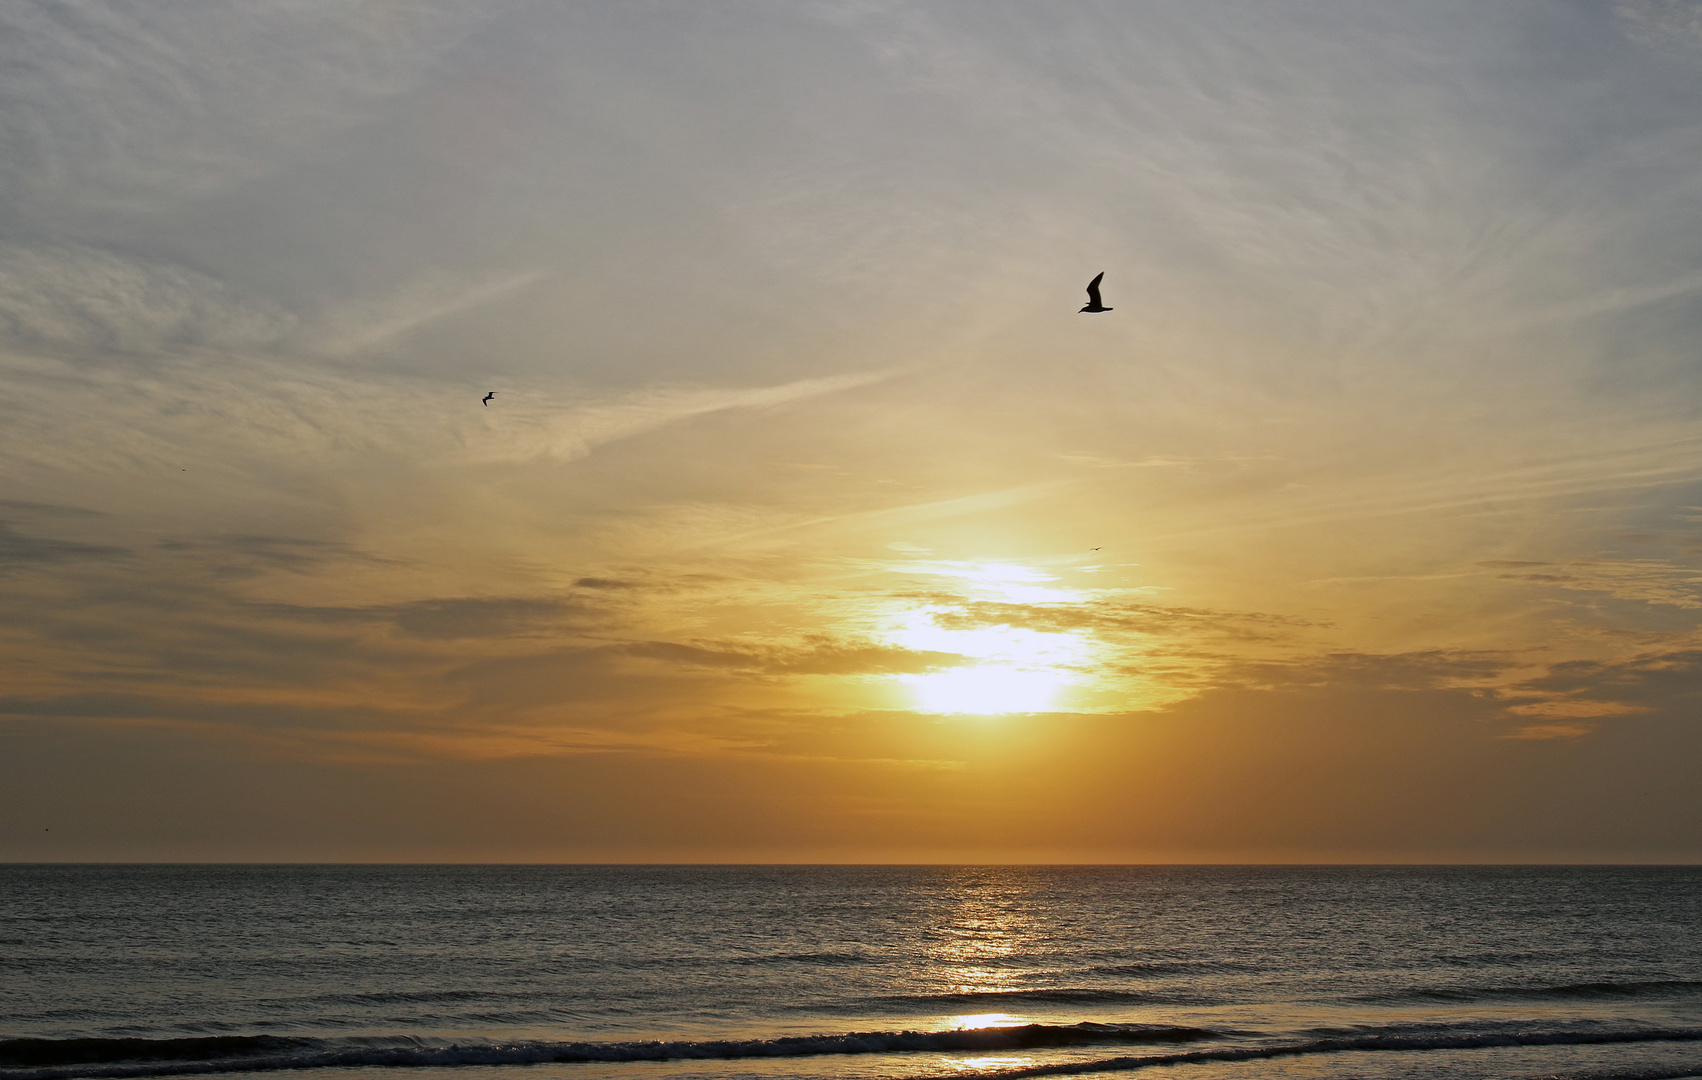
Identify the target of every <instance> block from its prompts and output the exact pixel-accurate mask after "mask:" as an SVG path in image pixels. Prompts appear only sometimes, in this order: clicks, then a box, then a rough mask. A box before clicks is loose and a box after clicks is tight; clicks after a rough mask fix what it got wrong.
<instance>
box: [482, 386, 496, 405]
mask: <svg viewBox="0 0 1702 1080" xmlns="http://www.w3.org/2000/svg"><path fill="white" fill-rule="evenodd" d="M493 397H496V391H495V390H492V391H491V392H490V393H488V394H486V395H485V396H484V397H482V398H480V399H479V404H480V405H489V404H490V403H491V398H493Z"/></svg>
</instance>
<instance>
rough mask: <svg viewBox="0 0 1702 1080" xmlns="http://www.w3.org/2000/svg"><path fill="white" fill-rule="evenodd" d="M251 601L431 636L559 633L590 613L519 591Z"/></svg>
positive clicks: (268, 609) (292, 613) (298, 615)
mask: <svg viewBox="0 0 1702 1080" xmlns="http://www.w3.org/2000/svg"><path fill="white" fill-rule="evenodd" d="M254 606H255V608H256V610H260V611H264V612H265V613H267V614H272V615H277V616H279V617H281V618H287V619H301V620H305V621H309V622H321V623H329V624H338V623H385V624H388V625H390V626H392V627H393V628H394V629H395V630H396V632H397V633H399V634H401V635H403V636H405V637H412V638H420V639H423V640H433V641H452V640H463V639H467V638H480V639H491V638H514V637H531V636H538V635H544V634H560V633H561V632H562V630H563V628H564V626H565V625H566V624H569V623H571V622H574V621H582V620H584V619H585V618H586V617H587V616H589V615H591V614H592V613H593V612H594V609H593V608H592V607H590V606H589V605H587V604H585V603H583V602H579V601H575V600H559V599H553V598H547V597H524V596H504V597H467V596H460V597H446V598H442V599H429V600H410V601H406V602H403V603H397V604H375V605H370V606H366V607H311V606H304V605H295V604H260V605H254Z"/></svg>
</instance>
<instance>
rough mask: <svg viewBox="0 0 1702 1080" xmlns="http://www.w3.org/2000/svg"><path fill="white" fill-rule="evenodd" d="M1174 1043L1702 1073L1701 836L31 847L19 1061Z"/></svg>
mask: <svg viewBox="0 0 1702 1080" xmlns="http://www.w3.org/2000/svg"><path fill="white" fill-rule="evenodd" d="M1159 1066H1165V1068H1163V1069H1162V1070H1161V1071H1162V1074H1163V1075H1165V1076H1167V1077H1173V1078H1177V1080H1181V1078H1189V1080H1206V1078H1213V1080H1215V1078H1217V1077H1220V1076H1222V1077H1248V1078H1251V1077H1254V1076H1258V1077H1267V1076H1293V1077H1301V1076H1305V1077H1315V1078H1335V1077H1343V1078H1345V1077H1373V1078H1375V1077H1433V1076H1434V1077H1442V1076H1448V1077H1452V1078H1461V1077H1465V1078H1471V1077H1486V1078H1487V1077H1539V1076H1543V1077H1550V1076H1553V1077H1579V1078H1583V1077H1615V1078H1623V1080H1634V1078H1650V1080H1652V1078H1655V1077H1685V1076H1702V868H1688V867H1681V868H1618V867H1613V868H1608V867H1590V868H1543V867H1535V868H1533V867H1519V868H1486V867H1469V868H1468V867H1458V868H1430V867H1426V868H1362V867H1356V868H1291V867H1256V868H1227V867H1208V868H1193V867H1190V868H1148V867H1140V868H1051V867H1048V868H1003V867H964V868H950V867H948V868H918V867H572V866H569V867H465V866H457V867H345V866H339V867H292V866H255V867H209V866H201V867H168V866H142V867H114V866H83V867H78V866H9V867H0V1080H26V1078H28V1080H58V1078H72V1077H97V1076H98V1077H130V1076H153V1075H179V1074H195V1073H216V1074H220V1075H226V1076H239V1075H242V1074H244V1073H260V1072H267V1073H272V1074H275V1073H276V1071H277V1070H281V1069H288V1070H303V1071H306V1070H311V1071H312V1072H313V1075H314V1077H315V1080H334V1078H335V1080H353V1076H352V1073H353V1071H354V1070H359V1071H360V1073H361V1075H362V1076H363V1077H365V1078H367V1080H374V1078H375V1075H376V1072H377V1071H379V1070H384V1071H394V1070H397V1069H404V1068H405V1069H407V1070H408V1072H407V1073H406V1074H405V1075H406V1076H407V1077H408V1080H448V1078H449V1077H450V1076H453V1077H455V1078H456V1080H495V1074H501V1075H502V1077H504V1078H506V1080H520V1078H521V1077H524V1078H525V1080H571V1078H575V1077H577V1078H583V1080H593V1078H595V1080H605V1078H614V1077H625V1078H631V1080H638V1078H641V1077H642V1078H646V1080H650V1078H661V1077H664V1076H665V1077H668V1078H670V1080H672V1078H683V1077H746V1076H750V1077H755V1076H761V1077H773V1078H776V1080H779V1078H785V1077H829V1076H845V1075H856V1076H866V1077H894V1078H910V1077H941V1076H950V1077H959V1076H982V1075H985V1076H995V1075H1000V1076H1006V1077H1015V1076H1038V1075H1077V1074H1087V1073H1091V1072H1117V1073H1128V1074H1137V1073H1142V1072H1145V1073H1148V1074H1149V1075H1150V1073H1151V1071H1152V1070H1153V1069H1154V1068H1158V1067H1159ZM346 1073H347V1074H351V1075H350V1076H347V1077H345V1076H344V1075H343V1074H346ZM438 1073H441V1074H443V1075H442V1076H441V1077H439V1076H437V1075H436V1074H438Z"/></svg>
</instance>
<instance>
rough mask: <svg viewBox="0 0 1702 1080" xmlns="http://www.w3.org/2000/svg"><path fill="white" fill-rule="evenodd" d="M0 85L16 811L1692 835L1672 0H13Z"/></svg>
mask: <svg viewBox="0 0 1702 1080" xmlns="http://www.w3.org/2000/svg"><path fill="white" fill-rule="evenodd" d="M0 102H4V107H3V108H0V148H3V151H0V466H3V467H0V859H10V860H54V859H121V860H155V859H166V860H199V859H215V860H256V861H259V860H302V861H308V860H372V861H386V860H400V861H432V860H456V861H509V860H526V861H557V860H567V861H574V860H588V861H641V862H649V861H657V862H661V861H794V862H796V861H804V862H808V861H882V862H887V861H893V862H898V861H1043V862H1083V861H1086V862H1125V861H1163V862H1188V861H1236V862H1245V861H1255V862H1256V861H1337V860H1345V861H1411V860H1418V861H1572V860H1586V861H1604V860H1605V861H1695V860H1697V859H1698V858H1702V830H1699V827H1702V783H1698V782H1697V781H1698V766H1697V761H1698V755H1699V753H1702V625H1699V620H1698V612H1699V611H1702V414H1699V406H1702V366H1699V362H1698V348H1699V345H1698V343H1699V342H1702V333H1699V332H1698V331H1702V309H1699V308H1698V297H1699V296H1702V4H1698V3H1695V2H1693V0H1612V2H1609V0H1604V2H1602V3H1588V4H1586V3H1556V2H1553V0H1507V2H1505V3H1498V4H1495V5H1481V4H1475V3H1457V2H1452V0H1415V2H1413V3H1403V4H1399V5H1388V4H1381V5H1365V4H1350V3H1341V2H1334V0H1224V2H1221V3H1211V4H1201V3H1198V2H1196V0H1134V2H1119V3H1092V2H1063V3H1050V4H1044V5H1038V4H1031V3H1020V2H1009V3H1007V2H1003V0H973V2H970V0H964V2H954V0H947V2H930V3H926V4H908V3H897V2H891V3H889V2H857V0H842V2H830V0H823V2H810V3H766V2H744V0H728V2H725V3H714V4H704V3H697V2H684V0H680V2H673V3H651V2H638V0H634V2H631V3H622V4H600V3H577V4H561V3H553V2H552V3H542V2H539V3H529V2H518V0H513V2H510V0H494V2H492V0H479V2H471V0H469V2H452V0H442V2H436V0H420V2H413V0H410V2H407V3H402V2H387V0H368V2H365V3H359V4H354V3H349V2H346V0H337V2H330V0H325V2H318V0H290V2H283V0H279V2H276V3H271V2H243V3H234V2H233V3H229V4H213V5H200V6H197V7H196V8H195V10H194V11H193V12H191V11H190V10H189V9H188V8H186V7H183V6H181V5H176V6H174V5H169V4H168V5H134V4H118V3H100V2H94V0H88V2H79V3H74V4H62V3H47V2H45V0H43V2H41V3H20V4H14V5H10V6H8V7H7V8H6V9H5V10H4V11H3V12H0ZM1101 271H1103V272H1104V273H1105V281H1104V286H1103V288H1104V297H1105V303H1106V304H1107V305H1109V306H1111V307H1112V308H1113V309H1114V310H1113V311H1111V312H1108V313H1104V314H1096V315H1082V314H1079V313H1078V312H1077V309H1078V308H1079V307H1080V306H1081V305H1082V303H1084V302H1085V300H1086V294H1085V292H1084V287H1085V285H1086V283H1087V281H1088V279H1089V278H1091V277H1092V276H1093V275H1094V274H1096V273H1099V272H1101ZM493 390H494V391H495V392H496V396H495V398H494V399H492V400H491V402H490V404H488V405H482V404H481V403H480V398H481V397H482V396H483V395H484V394H485V393H486V392H488V391H493Z"/></svg>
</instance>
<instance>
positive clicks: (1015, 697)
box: [888, 564, 1089, 716]
mask: <svg viewBox="0 0 1702 1080" xmlns="http://www.w3.org/2000/svg"><path fill="white" fill-rule="evenodd" d="M940 572H941V573H943V574H949V576H953V577H959V578H963V579H967V580H969V581H971V582H974V584H975V585H976V586H978V587H979V588H980V590H981V591H984V592H988V593H992V594H994V597H995V598H996V599H997V600H999V601H1002V602H1005V603H1011V602H1018V603H1020V602H1029V603H1033V602H1037V601H1038V602H1057V601H1059V600H1069V599H1075V597H1074V596H1073V594H1070V593H1068V592H1067V591H1065V590H1060V589H1055V588H1046V587H1043V586H1040V585H1038V584H1037V582H1039V581H1046V580H1049V579H1048V578H1046V577H1045V576H1044V575H1041V574H1039V573H1037V572H1035V571H1031V570H1028V569H1027V568H1025V567H1015V566H1007V565H992V564H983V565H975V564H968V565H964V566H962V567H961V568H960V567H956V566H954V567H952V568H951V569H949V570H942V571H940ZM1013 594H1014V595H1013ZM948 610H949V609H945V608H940V607H927V608H922V609H919V610H914V611H910V612H906V613H905V614H904V615H902V616H900V617H899V619H898V625H897V626H896V627H894V628H893V629H892V630H890V631H889V632H888V636H889V637H890V638H891V640H892V641H893V643H894V644H897V645H901V646H903V647H905V648H907V649H916V650H919V651H925V652H942V653H956V654H957V655H959V656H965V657H970V658H971V659H972V661H973V662H972V663H969V664H965V665H963V666H960V667H952V668H947V669H945V670H943V671H932V672H927V673H924V674H916V675H901V676H899V678H900V679H901V680H902V681H903V682H905V683H906V684H908V685H909V687H910V690H911V693H912V694H913V695H914V698H915V702H916V706H915V707H916V708H918V709H920V710H922V711H924V712H932V713H968V714H974V715H982V716H986V715H998V714H1004V713H1026V712H1045V711H1046V710H1048V709H1051V708H1054V707H1055V706H1056V704H1057V701H1058V696H1059V694H1060V693H1062V692H1063V691H1064V690H1066V689H1068V688H1069V687H1070V686H1072V685H1074V683H1075V682H1076V665H1079V664H1080V663H1081V661H1083V660H1084V659H1085V658H1086V657H1087V655H1088V652H1089V648H1088V643H1087V641H1086V640H1084V639H1083V637H1082V635H1080V634H1078V633H1075V632H1072V631H1056V632H1046V631H1039V630H1029V629H1026V628H1023V627H1015V626H1008V625H994V626H973V627H967V628H957V627H952V626H942V625H940V623H939V620H938V619H937V618H936V616H938V615H941V614H945V613H946V612H947V611H948Z"/></svg>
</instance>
